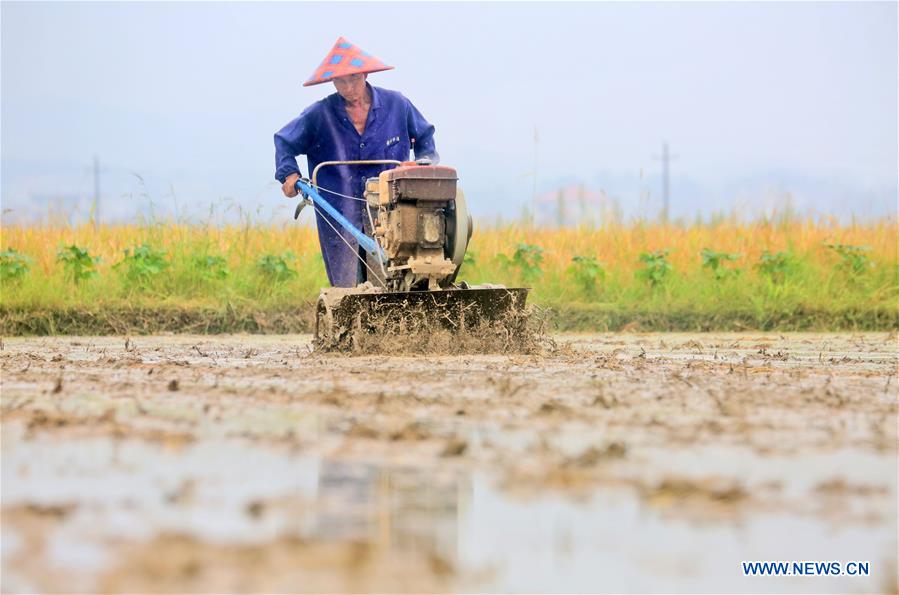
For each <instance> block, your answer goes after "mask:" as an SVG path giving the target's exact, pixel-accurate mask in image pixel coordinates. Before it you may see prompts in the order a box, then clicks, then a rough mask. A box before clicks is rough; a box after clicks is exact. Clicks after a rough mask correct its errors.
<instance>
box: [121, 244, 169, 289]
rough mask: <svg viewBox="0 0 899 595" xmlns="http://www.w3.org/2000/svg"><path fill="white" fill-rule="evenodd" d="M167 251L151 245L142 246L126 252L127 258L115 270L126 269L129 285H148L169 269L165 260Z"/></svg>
mask: <svg viewBox="0 0 899 595" xmlns="http://www.w3.org/2000/svg"><path fill="white" fill-rule="evenodd" d="M165 254H166V253H165V251H164V250H156V249H155V248H153V247H152V246H150V245H149V244H141V245H140V246H135V247H133V248H128V249H126V250H125V257H124V258H123V259H122V260H121V261H120V262H119V263H118V264H116V265H115V268H124V269H125V278H126V279H127V280H128V282H129V283H133V284H136V285H147V284H148V283H150V282H151V281H152V280H153V279H155V278H156V277H158V276H159V274H160V273H162V272H163V271H164V270H166V269H167V268H169V266H170V265H169V263H168V262H167V261H166V260H165Z"/></svg>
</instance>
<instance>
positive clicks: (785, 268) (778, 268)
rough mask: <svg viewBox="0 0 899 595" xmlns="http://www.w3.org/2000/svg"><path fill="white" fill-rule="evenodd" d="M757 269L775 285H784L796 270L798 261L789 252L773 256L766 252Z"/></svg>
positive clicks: (756, 266) (763, 253)
mask: <svg viewBox="0 0 899 595" xmlns="http://www.w3.org/2000/svg"><path fill="white" fill-rule="evenodd" d="M755 268H756V269H757V270H758V271H759V272H760V273H761V274H763V275H765V276H766V277H768V279H770V280H771V282H772V283H774V284H775V285H782V284H783V283H784V281H786V280H787V277H789V275H790V273H791V272H792V271H793V270H794V269H795V268H796V260H795V258H793V255H792V254H790V253H789V252H777V253H776V254H771V252H769V251H768V250H765V251H764V252H762V256H761V257H760V258H759V262H758V264H757V265H755Z"/></svg>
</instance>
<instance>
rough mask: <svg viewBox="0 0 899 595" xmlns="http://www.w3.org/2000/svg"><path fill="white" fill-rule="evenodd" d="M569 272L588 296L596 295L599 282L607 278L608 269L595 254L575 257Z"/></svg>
mask: <svg viewBox="0 0 899 595" xmlns="http://www.w3.org/2000/svg"><path fill="white" fill-rule="evenodd" d="M568 273H569V274H570V275H571V277H572V278H573V279H574V282H575V284H577V285H578V287H580V288H581V289H582V290H583V291H584V293H585V294H587V295H588V296H595V295H596V293H597V287H596V285H597V283H602V282H603V281H605V279H606V270H605V269H604V268H603V266H602V263H601V262H599V261H598V260H597V259H596V257H595V256H575V257H573V258H572V259H571V265H570V266H569V267H568Z"/></svg>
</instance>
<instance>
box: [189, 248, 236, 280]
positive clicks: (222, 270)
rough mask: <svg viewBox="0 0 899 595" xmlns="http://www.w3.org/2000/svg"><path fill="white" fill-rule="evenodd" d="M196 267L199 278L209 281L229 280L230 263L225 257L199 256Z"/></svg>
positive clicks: (195, 263)
mask: <svg viewBox="0 0 899 595" xmlns="http://www.w3.org/2000/svg"><path fill="white" fill-rule="evenodd" d="M194 267H195V268H196V270H197V273H198V274H199V276H200V277H201V278H202V279H204V280H207V281H211V280H215V279H218V280H221V279H227V278H228V262H227V261H226V260H225V257H224V256H209V255H208V254H207V255H205V256H198V257H197V258H196V259H194Z"/></svg>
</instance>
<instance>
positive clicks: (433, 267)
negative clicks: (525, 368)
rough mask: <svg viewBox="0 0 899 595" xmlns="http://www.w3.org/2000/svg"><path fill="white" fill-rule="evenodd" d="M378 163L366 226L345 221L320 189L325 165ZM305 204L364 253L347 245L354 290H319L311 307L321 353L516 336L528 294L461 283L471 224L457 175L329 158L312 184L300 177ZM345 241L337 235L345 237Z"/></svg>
mask: <svg viewBox="0 0 899 595" xmlns="http://www.w3.org/2000/svg"><path fill="white" fill-rule="evenodd" d="M376 164H384V165H390V166H393V168H392V169H387V170H385V171H383V172H381V174H380V175H379V176H378V177H376V178H369V179H367V180H366V183H365V193H364V196H363V197H362V198H357V197H348V198H354V199H355V200H364V201H365V203H366V207H367V208H365V209H363V210H364V211H365V213H366V214H367V217H364V218H363V220H364V224H363V229H359V228H358V227H357V226H356V225H354V224H353V223H352V222H350V221H349V220H347V219H346V218H345V217H344V216H343V215H342V214H341V213H340V212H338V211H337V209H335V208H334V207H333V206H332V205H331V204H330V203H328V201H326V200H325V199H324V198H323V197H322V195H321V194H320V191H322V192H330V191H329V190H327V189H324V188H320V187H319V186H318V185H317V183H316V179H317V175H318V172H319V170H320V169H321V168H323V167H332V166H341V165H342V166H359V165H376ZM296 187H297V191H298V192H299V193H300V194H301V195H302V197H303V199H302V201H301V202H300V204H299V205H298V206H297V210H296V213H295V215H294V216H295V218H296V217H298V216H299V213H300V211H301V210H302V209H303V207H304V206H306V205H311V206H313V207H314V208H315V209H316V211H319V212H320V213H322V214H327V215H329V216H330V220H329V219H328V218H323V220H324V222H325V223H326V224H328V225H333V223H332V221H333V222H336V224H337V225H339V226H340V227H342V228H343V229H344V230H346V231H347V232H349V234H351V236H352V237H353V238H354V239H355V240H356V242H357V243H358V246H359V247H360V248H361V250H359V249H357V248H356V246H353V244H352V242H349V241H346V242H345V243H346V247H347V250H351V251H353V252H354V253H355V254H356V255H357V256H358V257H359V260H360V263H361V265H362V267H363V270H364V272H365V275H364V277H365V281H364V282H362V283H360V284H359V285H358V286H357V287H353V288H345V287H332V288H325V289H322V290H321V294H320V295H319V298H318V302H317V304H316V310H315V344H316V346H317V348H320V349H325V350H344V349H352V348H354V347H357V346H358V344H359V343H360V341H363V340H364V339H365V336H366V335H371V334H382V333H394V334H397V335H398V337H397V338H398V339H399V340H401V341H402V340H405V339H409V340H415V339H414V337H416V336H417V335H416V332H417V333H418V335H424V336H426V335H428V334H430V333H431V332H436V331H438V330H439V331H443V332H449V333H452V334H456V333H464V332H468V333H470V332H479V331H480V330H482V329H485V328H487V327H489V328H491V329H493V330H496V329H497V328H505V330H506V332H508V333H509V334H510V338H513V336H514V335H515V334H516V333H519V332H522V331H523V330H524V329H523V328H522V322H521V319H522V317H521V316H520V314H521V313H522V312H523V311H524V306H525V301H526V300H527V294H528V291H529V290H528V289H525V288H512V289H510V288H506V287H504V286H502V285H492V284H484V285H469V284H468V283H466V282H464V281H462V282H457V280H456V279H457V276H458V274H459V269H460V268H461V267H462V263H463V260H464V258H465V251H466V250H467V248H468V243H469V241H470V240H471V235H472V229H473V227H472V220H471V215H470V214H469V212H468V207H467V204H466V202H465V196H464V194H463V193H462V190H461V189H460V188H459V185H458V176H457V174H456V170H455V169H453V168H451V167H445V166H441V165H432V164H431V163H430V162H429V161H427V160H420V161H416V162H399V161H394V160H374V161H326V162H323V163H320V164H318V165H317V166H316V167H315V169H314V171H313V172H312V179H311V182H310V181H306V180H303V179H300V180H299V181H297V183H296ZM339 235H341V237H343V235H342V234H339Z"/></svg>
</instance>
